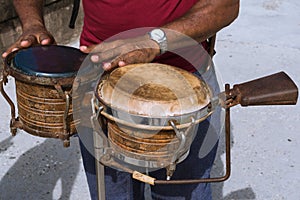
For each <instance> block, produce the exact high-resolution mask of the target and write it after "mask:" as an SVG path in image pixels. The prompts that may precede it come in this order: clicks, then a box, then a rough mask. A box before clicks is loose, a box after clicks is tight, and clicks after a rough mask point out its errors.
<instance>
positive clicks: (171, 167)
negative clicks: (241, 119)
mask: <svg viewBox="0 0 300 200" xmlns="http://www.w3.org/2000/svg"><path fill="white" fill-rule="evenodd" d="M169 123H170V125H171V126H172V128H173V130H174V132H175V133H176V137H177V138H178V140H179V141H180V144H179V147H178V149H177V151H176V152H175V153H174V155H173V157H172V160H171V164H170V165H169V166H167V168H166V170H167V180H170V179H171V177H172V175H173V173H174V172H175V170H176V164H177V163H178V162H180V157H181V156H182V155H184V154H185V153H186V151H184V149H185V146H186V135H188V133H189V132H191V130H192V129H193V128H194V127H195V119H194V118H193V117H192V122H191V125H190V126H189V127H188V128H187V129H186V130H185V131H180V130H179V129H178V128H177V127H176V124H175V122H174V121H172V120H170V122H169Z"/></svg>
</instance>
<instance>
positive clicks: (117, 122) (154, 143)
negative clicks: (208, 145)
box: [95, 63, 212, 170]
mask: <svg viewBox="0 0 300 200" xmlns="http://www.w3.org/2000/svg"><path fill="white" fill-rule="evenodd" d="M211 95H212V93H211V90H210V88H209V87H208V85H207V84H206V83H205V82H204V81H203V80H201V79H199V78H198V77H196V76H194V75H193V74H192V73H189V72H187V71H185V70H182V69H180V68H177V67H173V66H169V65H164V64H158V63H145V64H133V65H128V66H125V67H121V68H117V69H115V70H114V71H112V72H111V73H110V74H108V75H106V76H103V77H102V78H101V80H100V81H99V84H98V85H97V88H96V91H95V96H96V106H95V107H96V110H98V112H99V113H100V114H99V115H98V116H99V118H98V121H99V122H100V124H101V126H102V129H107V141H108V142H107V143H108V146H109V148H110V149H111V152H113V153H112V155H113V157H114V159H115V161H116V162H119V163H123V164H124V163H125V164H129V165H132V166H137V167H141V168H145V169H147V170H149V169H157V168H164V167H167V166H170V165H172V164H173V165H176V163H179V162H181V161H183V160H184V159H185V158H186V157H187V155H188V153H189V148H190V145H191V143H192V141H193V139H194V137H195V134H196V125H197V124H198V123H200V122H201V121H203V120H204V119H206V118H207V117H208V116H209V115H210V114H211V112H210V109H209V103H210V100H211ZM103 126H104V127H103ZM139 170H140V169H139Z"/></svg>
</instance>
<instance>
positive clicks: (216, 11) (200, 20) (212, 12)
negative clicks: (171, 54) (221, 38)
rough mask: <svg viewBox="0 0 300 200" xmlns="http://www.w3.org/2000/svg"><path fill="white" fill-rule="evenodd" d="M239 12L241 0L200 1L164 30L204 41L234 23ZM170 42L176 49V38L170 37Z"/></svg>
mask: <svg viewBox="0 0 300 200" xmlns="http://www.w3.org/2000/svg"><path fill="white" fill-rule="evenodd" d="M238 12H239V0H199V1H198V2H197V3H196V4H195V5H194V6H193V7H192V8H191V9H190V10H189V11H188V12H187V13H186V14H185V15H184V16H182V17H181V18H179V19H177V20H175V21H173V22H171V23H169V24H166V25H165V26H163V28H167V29H171V30H175V31H178V32H180V33H181V34H184V35H187V36H189V37H192V38H193V39H195V40H197V41H204V40H205V39H207V38H209V37H210V36H212V35H214V34H215V33H216V32H218V31H219V30H221V29H222V28H224V27H225V26H228V25H229V24H230V23H231V22H233V21H234V19H235V18H236V17H237V16H238ZM168 40H170V41H169V42H170V43H172V44H173V45H175V46H173V47H174V48H176V42H175V41H176V40H177V39H176V36H175V37H174V35H173V36H172V35H169V37H168ZM173 42H175V43H173ZM173 47H172V46H170V48H173Z"/></svg>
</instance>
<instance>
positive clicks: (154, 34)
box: [151, 29, 165, 40]
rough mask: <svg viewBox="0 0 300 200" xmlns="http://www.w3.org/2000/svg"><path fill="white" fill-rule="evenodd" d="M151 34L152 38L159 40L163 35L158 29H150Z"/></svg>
mask: <svg viewBox="0 0 300 200" xmlns="http://www.w3.org/2000/svg"><path fill="white" fill-rule="evenodd" d="M151 36H152V37H153V38H154V39H157V40H161V39H163V38H164V37H165V33H164V32H163V31H162V30H160V29H154V30H152V31H151Z"/></svg>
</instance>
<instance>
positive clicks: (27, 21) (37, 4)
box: [13, 0, 44, 30]
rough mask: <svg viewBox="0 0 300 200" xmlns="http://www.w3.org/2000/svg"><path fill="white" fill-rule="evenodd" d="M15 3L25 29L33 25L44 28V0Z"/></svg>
mask: <svg viewBox="0 0 300 200" xmlns="http://www.w3.org/2000/svg"><path fill="white" fill-rule="evenodd" d="M13 3H14V7H15V9H16V11H17V13H18V16H19V18H20V21H21V23H22V27H23V29H25V30H26V29H27V28H29V27H30V26H32V25H39V26H44V20H43V5H44V1H43V0H14V1H13Z"/></svg>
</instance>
